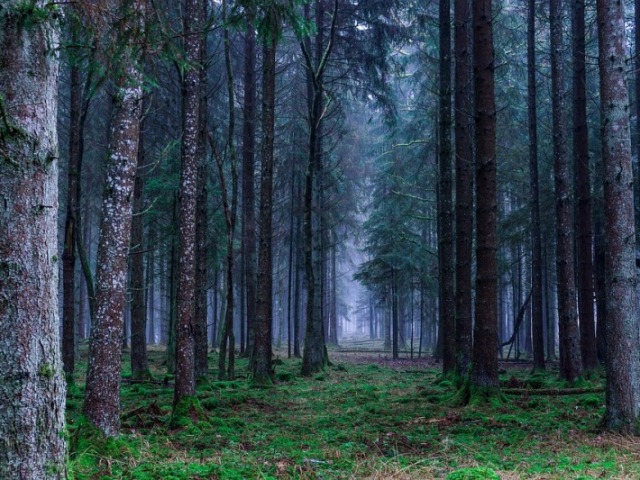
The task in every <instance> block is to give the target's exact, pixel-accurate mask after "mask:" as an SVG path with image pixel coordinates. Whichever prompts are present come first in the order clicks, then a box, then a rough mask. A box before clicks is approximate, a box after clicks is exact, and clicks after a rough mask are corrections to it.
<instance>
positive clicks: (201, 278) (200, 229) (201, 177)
mask: <svg viewBox="0 0 640 480" xmlns="http://www.w3.org/2000/svg"><path fill="white" fill-rule="evenodd" d="M207 4H208V2H201V7H202V18H203V19H206V18H207V16H208V11H209V9H208V7H207ZM206 59H207V37H206V35H205V38H204V41H203V42H202V50H201V52H200V63H201V68H200V109H199V115H200V132H199V133H198V151H197V154H196V155H197V156H198V185H197V192H198V197H197V199H196V205H197V211H196V258H197V259H199V261H198V262H197V265H196V276H195V282H196V298H195V311H194V332H193V334H194V374H195V376H196V380H198V379H203V378H206V376H207V374H208V373H209V339H208V336H207V289H208V282H207V280H208V268H207V265H208V263H209V262H208V261H207V260H208V255H207V253H208V248H207V243H208V235H207V228H208V225H209V222H208V218H207V217H208V214H209V208H208V202H209V197H208V191H207V178H208V175H207V174H208V167H209V162H207V128H208V127H207V125H208V122H207V117H208V114H209V101H208V95H209V89H208V75H207V62H206Z"/></svg>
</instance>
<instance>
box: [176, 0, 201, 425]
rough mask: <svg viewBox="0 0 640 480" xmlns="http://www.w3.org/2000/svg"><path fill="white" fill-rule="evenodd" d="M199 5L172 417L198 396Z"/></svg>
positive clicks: (193, 12)
mask: <svg viewBox="0 0 640 480" xmlns="http://www.w3.org/2000/svg"><path fill="white" fill-rule="evenodd" d="M201 17H202V8H201V6H200V0H187V2H186V5H185V11H184V20H183V21H184V50H185V56H186V61H187V63H188V66H187V68H186V70H185V72H184V74H183V78H182V154H181V156H182V160H181V170H180V203H179V215H178V231H179V235H180V237H179V242H178V293H177V299H176V301H177V305H176V310H177V323H176V382H175V389H174V397H173V405H174V413H177V412H178V408H179V406H180V405H181V403H182V402H183V401H184V402H189V401H190V400H189V398H190V397H193V396H194V395H195V370H194V337H193V334H194V315H195V293H196V285H195V270H196V263H195V262H196V258H195V247H196V245H195V244H196V242H195V235H196V204H197V194H198V192H197V184H198V136H199V134H200V59H201V50H202V33H201V32H200V28H201V26H202V23H203V22H202V18H201Z"/></svg>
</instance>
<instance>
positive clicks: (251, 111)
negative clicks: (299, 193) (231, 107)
mask: <svg viewBox="0 0 640 480" xmlns="http://www.w3.org/2000/svg"><path fill="white" fill-rule="evenodd" d="M253 20H254V15H253V12H252V11H251V9H250V8H249V9H248V10H247V24H248V25H252V24H253ZM243 110H244V114H243V117H242V231H243V232H244V233H243V236H242V245H243V247H242V248H243V251H244V255H243V259H242V261H243V262H244V275H245V280H244V282H245V285H246V292H243V295H246V297H245V298H246V305H247V307H246V311H247V347H246V353H247V355H248V356H249V357H251V348H252V345H253V339H254V330H253V323H254V321H255V318H256V216H255V183H254V182H255V180H254V177H255V148H256V139H255V136H256V125H255V118H256V35H255V31H254V29H253V28H251V27H250V28H247V32H246V33H245V37H244V108H243ZM241 321H244V319H242V320H241Z"/></svg>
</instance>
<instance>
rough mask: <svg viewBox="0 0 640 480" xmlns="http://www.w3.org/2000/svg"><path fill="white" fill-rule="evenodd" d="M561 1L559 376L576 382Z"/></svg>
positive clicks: (555, 101)
mask: <svg viewBox="0 0 640 480" xmlns="http://www.w3.org/2000/svg"><path fill="white" fill-rule="evenodd" d="M562 14H563V9H562V0H550V1H549V16H550V23H551V90H552V91H551V96H552V110H553V128H552V130H553V158H554V160H553V169H554V178H555V201H556V268H557V271H558V315H559V326H560V376H561V377H562V378H564V379H565V380H568V381H570V382H573V381H574V380H576V379H577V378H578V377H579V376H580V374H581V373H582V359H581V355H580V331H579V329H578V315H577V305H576V293H577V292H576V281H575V272H574V262H575V255H574V250H573V248H574V245H573V240H574V239H573V237H574V235H573V226H574V223H573V202H572V201H571V176H570V172H569V161H568V158H567V153H566V145H565V143H566V139H567V135H566V123H565V115H564V111H563V108H564V80H563V75H562V68H563V64H562V60H563V55H562V49H563V40H562V38H563V35H562Z"/></svg>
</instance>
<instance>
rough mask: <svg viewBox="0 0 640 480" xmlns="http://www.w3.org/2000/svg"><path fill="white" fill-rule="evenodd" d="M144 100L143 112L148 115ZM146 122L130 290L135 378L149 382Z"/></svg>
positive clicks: (137, 183) (140, 147) (133, 228)
mask: <svg viewBox="0 0 640 480" xmlns="http://www.w3.org/2000/svg"><path fill="white" fill-rule="evenodd" d="M145 103H146V102H145V101H144V100H143V102H142V104H143V106H142V111H143V112H144V110H145V108H144V105H145ZM144 163H145V154H144V119H142V121H141V125H140V138H139V141H138V166H137V169H136V170H137V174H136V180H135V183H134V187H133V212H134V214H133V219H132V223H131V248H130V252H131V253H130V256H129V262H130V269H131V275H130V290H131V377H132V378H134V379H142V378H149V377H150V376H151V372H150V371H149V365H148V362H147V336H146V333H147V332H146V331H147V306H146V303H145V281H144V253H143V252H144V217H143V211H144V197H143V192H144V175H143V172H142V169H143V168H144Z"/></svg>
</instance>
